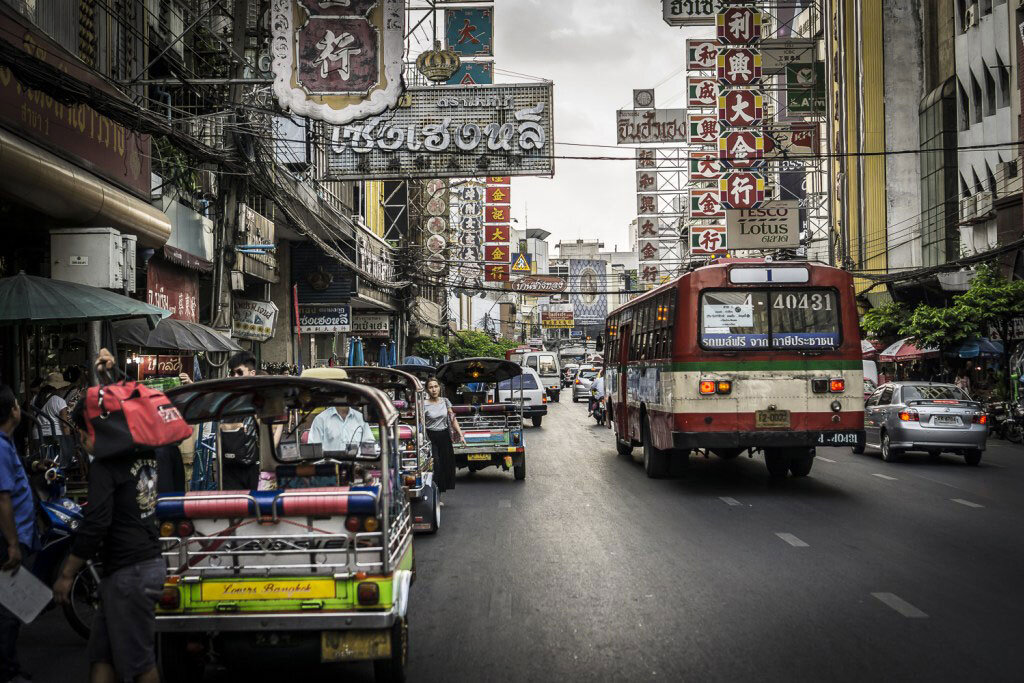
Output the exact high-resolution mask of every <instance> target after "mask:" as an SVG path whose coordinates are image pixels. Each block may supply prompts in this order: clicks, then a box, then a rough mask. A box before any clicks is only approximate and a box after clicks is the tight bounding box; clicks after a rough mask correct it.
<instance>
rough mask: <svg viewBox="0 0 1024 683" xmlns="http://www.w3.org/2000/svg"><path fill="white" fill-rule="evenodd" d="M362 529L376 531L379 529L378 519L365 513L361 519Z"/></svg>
mask: <svg viewBox="0 0 1024 683" xmlns="http://www.w3.org/2000/svg"><path fill="white" fill-rule="evenodd" d="M363 529H364V530H365V531H369V532H374V531H377V530H378V529H380V521H379V520H378V519H377V518H376V517H374V516H373V515H367V517H366V519H364V520H363Z"/></svg>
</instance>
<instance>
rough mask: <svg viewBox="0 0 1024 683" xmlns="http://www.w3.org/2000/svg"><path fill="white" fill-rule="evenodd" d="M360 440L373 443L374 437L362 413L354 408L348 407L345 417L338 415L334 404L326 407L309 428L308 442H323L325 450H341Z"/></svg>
mask: <svg viewBox="0 0 1024 683" xmlns="http://www.w3.org/2000/svg"><path fill="white" fill-rule="evenodd" d="M360 432H362V433H361V434H360ZM360 441H361V442H362V443H374V442H375V441H376V439H374V438H373V432H372V431H370V426H369V425H367V424H366V420H364V419H363V414H362V413H360V412H359V411H358V410H356V409H355V408H349V410H348V416H347V417H342V416H341V415H339V414H338V411H337V409H335V408H334V406H331V407H330V408H326V409H325V410H324V411H323V412H322V413H320V414H319V415H317V416H316V417H315V418H313V424H312V425H311V426H310V428H309V443H319V444H323V449H324V450H325V451H343V450H345V449H346V448H347V446H348V445H349V444H350V443H351V444H355V443H358V442H360Z"/></svg>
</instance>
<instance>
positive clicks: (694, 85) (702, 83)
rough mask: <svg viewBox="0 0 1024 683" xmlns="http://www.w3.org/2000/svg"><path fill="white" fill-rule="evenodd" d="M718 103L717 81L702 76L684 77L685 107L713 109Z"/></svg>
mask: <svg viewBox="0 0 1024 683" xmlns="http://www.w3.org/2000/svg"><path fill="white" fill-rule="evenodd" d="M717 102H718V81H717V80H715V79H714V78H705V77H703V76H687V77H686V106H688V107H690V108H691V109H692V108H698V109H699V108H701V107H713V106H715V104H716V103H717Z"/></svg>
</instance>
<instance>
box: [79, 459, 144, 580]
mask: <svg viewBox="0 0 1024 683" xmlns="http://www.w3.org/2000/svg"><path fill="white" fill-rule="evenodd" d="M156 498H157V464H156V457H155V456H153V455H149V456H139V455H130V456H124V457H119V458H103V459H96V460H94V461H93V462H92V464H91V465H90V466H89V504H88V505H87V506H86V507H85V519H84V520H83V521H82V526H80V527H79V528H78V531H77V532H76V534H75V541H74V545H73V546H72V548H71V552H72V553H74V554H75V555H76V556H78V557H81V558H83V559H90V558H92V557H94V556H95V555H96V553H97V552H100V551H101V548H102V554H101V558H100V559H101V561H102V562H103V573H104V574H110V573H112V572H114V571H116V570H118V569H120V568H122V567H127V566H128V565H132V564H135V563H137V562H142V561H144V560H149V559H152V558H154V557H159V556H160V541H159V532H158V530H157V522H156V514H155V512H156Z"/></svg>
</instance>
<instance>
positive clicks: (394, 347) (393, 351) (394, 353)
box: [388, 339, 398, 367]
mask: <svg viewBox="0 0 1024 683" xmlns="http://www.w3.org/2000/svg"><path fill="white" fill-rule="evenodd" d="M395 365H398V344H396V343H395V340H394V339H392V340H391V341H389V342H388V367H392V366H395Z"/></svg>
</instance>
